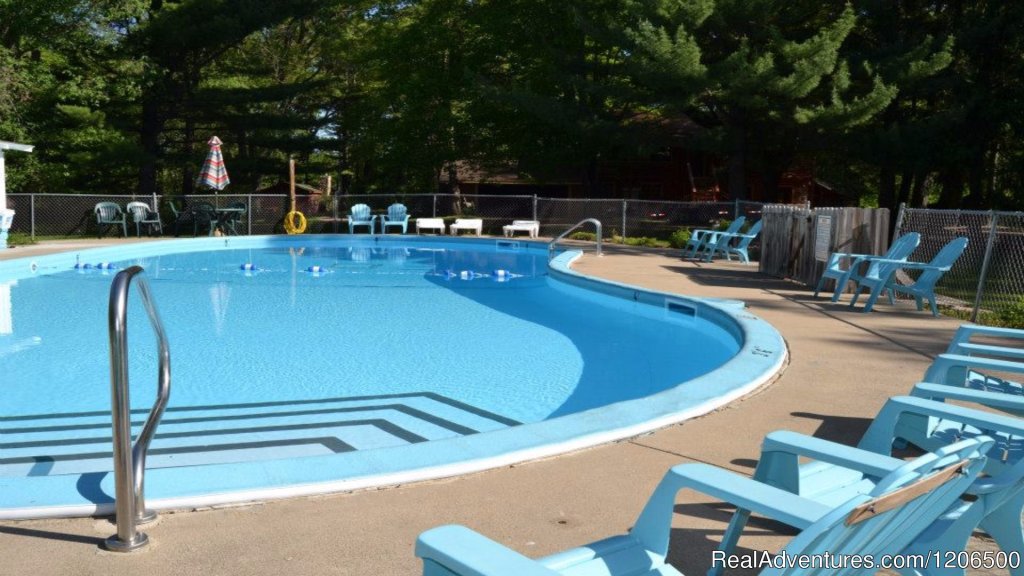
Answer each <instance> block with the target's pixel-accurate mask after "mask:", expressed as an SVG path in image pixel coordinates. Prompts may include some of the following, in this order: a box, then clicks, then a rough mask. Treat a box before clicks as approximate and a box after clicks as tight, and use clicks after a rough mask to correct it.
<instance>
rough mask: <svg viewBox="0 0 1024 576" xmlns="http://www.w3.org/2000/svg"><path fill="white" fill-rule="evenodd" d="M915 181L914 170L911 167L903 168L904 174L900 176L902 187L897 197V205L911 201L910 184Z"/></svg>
mask: <svg viewBox="0 0 1024 576" xmlns="http://www.w3.org/2000/svg"><path fill="white" fill-rule="evenodd" d="M913 183H914V171H913V170H911V169H910V168H906V169H904V170H903V174H902V175H901V176H900V189H899V194H898V196H897V197H896V205H897V206H899V205H900V204H902V203H904V202H906V203H907V204H909V203H910V186H911V184H913Z"/></svg>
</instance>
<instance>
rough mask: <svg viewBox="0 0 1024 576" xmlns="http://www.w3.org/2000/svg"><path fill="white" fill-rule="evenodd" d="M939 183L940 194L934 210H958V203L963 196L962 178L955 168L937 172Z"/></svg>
mask: <svg viewBox="0 0 1024 576" xmlns="http://www.w3.org/2000/svg"><path fill="white" fill-rule="evenodd" d="M939 182H940V184H941V185H942V192H941V193H940V194H939V203H938V205H936V206H935V207H936V208H945V209H947V210H952V209H957V208H960V201H961V200H962V199H963V194H964V177H963V174H962V173H961V171H960V170H959V169H957V168H950V167H947V168H945V169H943V170H942V171H941V172H939Z"/></svg>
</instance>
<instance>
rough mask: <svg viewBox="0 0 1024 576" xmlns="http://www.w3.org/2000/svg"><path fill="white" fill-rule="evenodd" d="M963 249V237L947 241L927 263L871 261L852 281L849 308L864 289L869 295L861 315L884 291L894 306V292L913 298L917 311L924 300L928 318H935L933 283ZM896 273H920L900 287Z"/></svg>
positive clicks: (958, 256)
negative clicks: (928, 304)
mask: <svg viewBox="0 0 1024 576" xmlns="http://www.w3.org/2000/svg"><path fill="white" fill-rule="evenodd" d="M966 248H967V238H966V237H960V238H954V239H952V240H950V241H949V243H947V244H946V245H945V246H943V247H942V250H939V253H938V254H936V255H935V257H934V258H932V261H931V262H928V263H924V262H905V261H901V260H888V259H881V260H872V261H871V264H870V266H869V268H868V272H867V273H866V274H865V275H864V276H859V277H857V278H856V281H857V286H856V288H855V290H854V293H853V299H852V300H850V306H851V307H852V306H854V305H855V304H856V303H857V299H858V298H859V297H860V292H861V290H862V289H864V288H868V289H869V290H870V291H871V292H870V295H869V296H868V301H867V304H865V305H864V310H863V312H871V308H872V307H874V305H875V302H876V301H877V300H878V297H879V296H880V295H881V294H882V292H883V291H885V292H886V294H888V296H889V303H890V304H894V303H895V297H894V296H895V293H896V292H901V293H904V294H909V295H910V296H913V297H914V301H915V302H916V303H917V309H918V310H923V309H924V302H923V301H924V299H926V298H927V299H928V302H929V303H930V304H931V308H932V316H938V315H939V307H938V306H937V305H936V302H935V284H936V283H937V282H938V281H939V280H940V279H941V278H942V276H943V275H944V274H945V273H946V272H949V269H950V268H952V267H953V264H956V261H957V259H959V258H960V255H961V254H963V253H964V249H966ZM900 270H920V271H921V275H920V276H918V277H917V280H914V281H913V282H911V283H910V284H907V285H903V284H900V283H899V279H898V278H897V272H899V271H900Z"/></svg>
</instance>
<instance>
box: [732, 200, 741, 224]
mask: <svg viewBox="0 0 1024 576" xmlns="http://www.w3.org/2000/svg"><path fill="white" fill-rule="evenodd" d="M739 217H740V199H739V198H737V199H735V200H733V208H732V219H733V220H735V219H737V218H739Z"/></svg>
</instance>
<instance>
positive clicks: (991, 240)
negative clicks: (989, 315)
mask: <svg viewBox="0 0 1024 576" xmlns="http://www.w3.org/2000/svg"><path fill="white" fill-rule="evenodd" d="M991 213H992V227H991V228H990V229H989V231H988V243H987V244H986V245H985V258H984V259H983V260H982V261H981V274H980V275H979V276H978V290H977V291H976V292H975V295H974V310H972V311H971V322H977V321H978V310H979V309H980V308H981V298H982V295H983V294H984V292H985V277H986V276H988V265H989V262H991V260H992V246H993V245H995V242H996V225H997V224H998V223H999V213H998V212H996V211H995V210H993V211H992V212H991Z"/></svg>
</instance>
